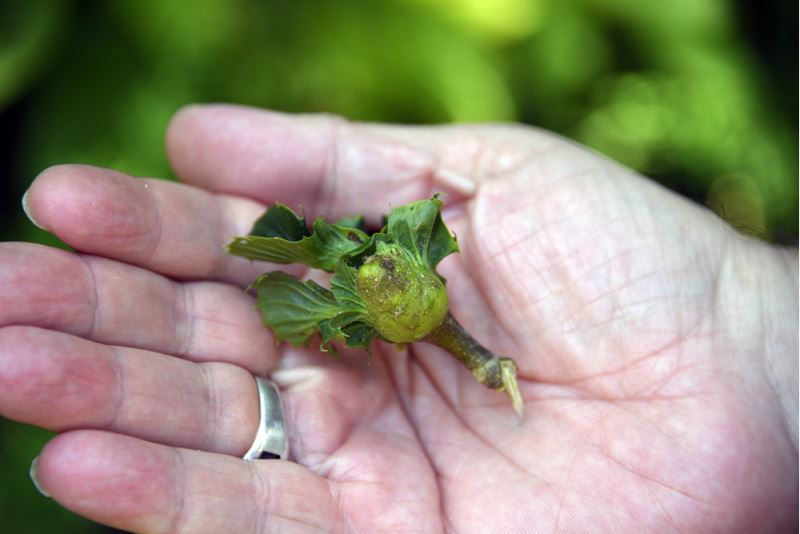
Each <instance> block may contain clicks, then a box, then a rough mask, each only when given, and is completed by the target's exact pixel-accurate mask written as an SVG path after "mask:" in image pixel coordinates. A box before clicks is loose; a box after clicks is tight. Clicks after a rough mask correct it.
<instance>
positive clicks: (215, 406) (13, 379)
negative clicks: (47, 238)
mask: <svg viewBox="0 0 800 534" xmlns="http://www.w3.org/2000/svg"><path fill="white" fill-rule="evenodd" d="M0 414H2V415H3V416H4V417H7V418H9V419H14V420H17V421H21V422H23V423H28V424H32V425H36V426H40V427H43V428H47V429H49V430H54V431H59V432H60V431H64V430H69V429H76V428H97V429H107V430H111V431H114V432H119V433H123V434H128V435H131V436H136V437H140V438H142V439H148V440H151V441H156V442H159V443H165V444H168V445H175V446H181V447H189V448H192V449H200V450H207V451H212V452H219V453H224V454H232V455H234V456H239V457H241V456H242V455H243V454H244V453H245V451H247V449H248V448H249V446H250V444H251V443H252V441H253V437H254V436H255V433H256V429H257V428H258V418H259V405H258V392H257V390H256V385H255V380H254V379H253V375H252V374H250V373H249V372H247V371H246V370H244V369H242V368H241V367H237V366H235V365H230V364H222V363H207V364H193V363H190V362H186V361H183V360H179V359H176V358H171V357H169V356H166V355H163V354H159V353H156V352H149V351H143V350H138V349H130V348H124V347H114V346H109V345H101V344H99V343H93V342H91V341H86V340H85V339H82V338H79V337H74V336H70V335H68V334H63V333H60V332H53V331H51V330H43V329H40V328H33V327H24V326H9V327H5V328H0Z"/></svg>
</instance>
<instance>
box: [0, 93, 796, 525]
mask: <svg viewBox="0 0 800 534" xmlns="http://www.w3.org/2000/svg"><path fill="white" fill-rule="evenodd" d="M168 151H169V153H170V157H171V159H172V161H173V163H174V165H175V167H176V170H177V172H178V174H179V175H180V176H181V177H182V178H183V179H184V180H186V181H188V182H191V183H193V184H195V185H196V186H199V187H201V188H205V189H207V190H209V191H214V193H207V192H205V191H203V190H202V189H195V188H192V187H188V186H183V185H176V184H169V183H164V182H158V181H141V180H133V179H131V178H129V177H126V176H123V175H120V174H118V173H114V172H111V171H105V170H100V169H94V168H87V167H75V166H69V167H58V168H54V169H51V170H48V171H47V172H46V173H45V174H44V175H43V176H41V177H40V178H39V179H38V180H37V182H36V183H35V184H34V185H33V187H32V189H31V192H30V194H29V196H28V203H29V206H30V211H31V213H32V215H33V216H34V218H35V219H36V220H37V221H38V222H39V223H40V224H42V225H43V226H45V227H46V228H47V229H50V230H52V231H53V232H54V233H56V234H57V235H59V236H60V237H61V238H62V239H64V240H65V241H66V242H67V243H69V244H71V245H72V246H74V247H75V248H76V250H78V251H80V254H77V255H75V254H68V253H64V252H61V251H55V250H52V249H45V248H43V247H38V246H34V245H26V244H3V245H2V246H0V261H2V263H3V265H5V266H6V267H5V268H4V269H3V271H2V274H0V304H2V306H0V325H16V326H5V328H2V329H0V386H2V387H0V413H2V414H4V415H6V416H7V417H10V418H14V419H18V420H20V421H24V422H29V423H33V424H38V425H41V426H44V427H47V428H51V429H54V430H58V431H65V432H64V433H63V434H61V435H60V436H58V437H57V438H55V439H54V440H53V442H51V443H50V444H48V445H47V447H46V448H45V450H44V451H43V453H42V455H41V456H40V459H39V461H38V476H39V479H40V481H41V483H42V486H43V487H44V489H45V490H46V491H48V492H49V493H51V494H52V495H53V497H54V498H56V499H57V500H59V502H61V503H62V504H64V505H65V506H66V507H68V508H70V509H72V510H75V511H76V512H78V513H80V514H83V515H85V516H87V517H89V518H92V519H95V520H97V521H101V522H104V523H108V524H111V525H114V526H117V527H119V528H125V529H129V530H135V531H147V532H161V531H164V532H169V531H176V532H181V531H185V532H218V531H220V530H221V529H223V528H224V529H225V530H228V531H235V532H238V531H244V530H245V529H248V530H251V531H256V532H260V531H267V530H273V529H275V530H279V529H280V528H284V529H286V530H293V529H295V530H300V531H302V530H305V529H308V530H311V529H313V528H315V527H316V528H317V529H319V530H323V531H337V530H344V531H346V530H353V531H363V532H383V531H401V530H402V531H412V530H413V531H419V532H436V531H441V530H447V531H457V532H470V531H476V532H492V531H509V532H527V531H531V532H539V531H542V532H551V531H580V532H584V531H637V532H638V531H643V530H652V531H666V530H681V531H684V530H689V531H737V530H739V531H746V530H755V529H766V530H770V529H772V530H776V529H779V528H781V527H791V526H792V524H793V522H796V520H797V519H796V515H795V514H794V511H795V510H793V506H794V502H795V501H796V497H797V493H796V487H795V486H794V483H795V481H796V473H797V461H796V452H797V451H796V448H795V447H796V446H795V445H794V444H793V443H792V440H791V439H790V438H788V437H787V433H786V430H785V423H784V420H783V417H782V415H781V413H780V409H779V406H778V404H777V403H776V402H775V397H774V393H773V390H772V388H771V387H770V384H769V381H768V380H767V378H766V376H765V373H766V372H765V370H764V362H763V358H760V357H759V354H760V352H763V349H762V347H761V345H760V342H761V341H760V339H761V338H760V337H759V336H760V335H761V334H762V330H759V328H763V323H760V322H759V321H757V320H754V319H753V318H752V317H750V316H749V315H748V314H747V313H742V307H745V306H751V307H756V306H759V305H760V304H759V303H757V302H750V301H748V300H747V299H748V298H750V297H752V295H751V294H748V293H747V292H746V291H744V290H743V286H742V285H741V284H737V282H738V281H739V274H738V272H739V269H738V267H739V266H740V265H742V264H746V263H747V259H748V258H750V257H752V256H756V255H760V256H759V257H761V256H767V257H770V258H771V257H772V256H775V255H776V254H777V253H776V252H774V251H770V250H768V249H766V248H764V249H761V248H760V247H759V246H758V245H755V244H752V243H748V242H746V241H745V240H744V239H742V238H740V237H739V236H737V235H736V234H735V233H734V232H733V231H731V230H730V229H729V228H728V227H726V226H725V225H724V224H723V223H721V222H719V221H718V220H716V219H715V218H714V217H713V216H712V215H710V214H709V213H707V212H706V211H704V210H702V209H700V208H699V207H696V206H693V205H691V204H689V203H687V202H686V201H684V200H682V199H680V198H677V197H675V196H673V195H671V194H670V193H668V192H666V191H664V190H661V189H660V188H659V187H658V186H656V185H654V184H652V183H649V182H647V181H645V180H643V179H641V178H640V177H637V176H635V175H633V174H632V173H629V172H628V171H626V170H624V169H622V168H620V167H618V166H616V165H615V164H613V163H611V162H608V161H605V160H603V159H601V158H599V157H597V156H595V155H592V154H590V153H588V152H586V151H584V150H582V149H580V148H578V147H574V146H572V145H570V144H569V143H567V142H565V141H563V140H559V139H556V138H554V137H552V136H549V135H546V134H543V133H539V132H534V131H531V130H527V129H522V128H514V127H466V128H465V127H450V128H441V129H417V128H414V129H410V128H387V127H378V126H363V125H361V126H356V125H347V124H343V123H341V122H339V121H336V120H332V119H330V118H325V117H301V118H289V117H286V116H281V115H276V114H267V113H261V112H255V111H251V110H244V109H240V108H232V107H225V106H215V107H210V108H204V109H203V108H201V109H189V110H187V111H185V112H183V113H181V114H180V115H179V116H178V118H177V119H176V120H175V121H174V123H173V125H172V128H171V131H170V135H169V138H168ZM435 191H444V192H446V193H447V197H446V203H445V211H444V217H445V220H446V222H447V224H448V226H449V227H450V228H451V229H452V230H453V231H454V232H455V233H456V235H457V236H458V240H459V245H460V247H461V254H457V255H452V256H450V257H448V258H447V259H445V261H443V262H442V264H441V265H440V268H439V271H440V273H441V274H442V275H444V276H445V277H446V278H447V280H448V293H449V295H450V304H451V311H452V312H453V314H454V315H455V316H456V317H457V318H458V320H459V321H460V322H461V323H462V324H463V325H464V326H465V328H466V329H467V330H468V331H469V332H471V333H472V334H473V336H475V337H476V338H477V339H479V340H480V341H481V342H482V343H483V344H484V345H486V346H487V347H489V348H490V349H492V350H493V351H494V352H497V353H500V354H504V355H508V356H511V357H513V358H514V359H515V360H516V362H517V363H518V365H519V368H520V369H519V371H520V377H519V378H520V389H521V393H522V395H523V397H524V399H525V403H526V415H525V418H524V420H522V421H518V420H517V418H516V416H515V414H514V413H513V411H512V409H511V407H510V404H509V402H508V399H507V398H506V397H505V396H504V395H503V394H502V393H497V392H493V391H489V390H486V389H485V388H483V387H482V386H480V385H479V384H477V383H476V382H475V381H474V379H473V378H472V376H471V375H470V373H469V372H468V371H467V370H465V369H464V368H462V367H461V366H460V365H459V364H458V363H457V362H456V361H455V360H453V359H451V358H450V357H449V356H447V355H446V353H444V352H442V351H441V350H440V349H438V348H436V347H433V346H431V345H426V344H421V343H420V344H415V345H413V346H411V347H408V348H407V349H405V350H403V351H400V350H398V349H396V348H395V347H393V346H391V345H388V344H384V343H376V344H374V346H373V352H372V357H371V360H370V363H369V364H367V360H366V356H365V355H364V354H363V353H360V352H358V351H354V352H349V351H345V352H344V354H343V356H342V358H340V359H331V358H330V357H329V356H327V355H323V354H320V353H319V352H318V351H316V350H314V349H313V348H312V349H306V348H291V347H281V348H276V347H275V343H274V340H273V338H272V337H271V334H270V332H269V331H268V330H266V329H265V328H263V326H262V325H261V324H260V321H259V319H258V315H257V312H256V311H255V309H254V308H253V305H252V299H251V298H250V297H249V296H247V295H246V294H245V293H244V292H243V291H241V289H239V288H237V287H235V286H236V285H238V286H243V285H246V284H248V283H249V282H251V281H252V280H253V279H254V278H255V276H256V275H257V274H259V273H260V272H261V271H263V270H266V269H268V268H269V267H268V266H264V265H258V264H248V263H247V262H244V261H242V260H239V259H236V258H231V257H226V256H225V255H224V254H223V253H222V248H221V247H222V244H223V243H225V242H226V241H227V240H228V239H229V238H230V237H231V236H232V235H234V234H241V233H244V232H246V231H247V230H248V228H249V225H250V224H252V221H253V220H254V219H255V218H256V217H257V216H258V215H259V214H260V212H261V210H262V209H263V207H264V205H263V203H267V202H269V201H272V200H280V201H282V202H284V203H287V204H289V205H290V206H296V205H298V204H302V205H303V206H304V207H305V209H306V211H307V213H308V214H309V215H314V216H318V215H325V216H328V217H331V218H336V217H339V216H343V215H349V214H352V213H365V214H366V215H367V217H368V220H371V221H372V222H373V223H375V222H377V221H378V220H379V217H380V215H381V214H382V213H384V212H386V211H388V208H389V207H390V205H400V204H403V203H405V202H408V201H411V200H416V199H420V198H424V197H427V196H429V195H430V194H431V193H433V192H435ZM242 197H245V198H249V199H250V200H246V199H245V198H242ZM764 261H765V263H768V264H769V262H770V261H772V260H764ZM283 268H284V269H285V268H286V267H283ZM296 274H299V273H296ZM252 373H258V374H268V373H271V376H272V378H273V380H274V381H275V382H277V383H278V384H279V385H280V386H281V387H282V389H283V395H284V402H285V404H286V409H287V416H288V418H289V428H290V437H291V439H290V442H291V447H292V455H293V459H294V460H295V461H296V462H297V463H298V464H299V465H296V464H293V463H288V462H278V461H257V462H251V463H248V462H244V461H241V460H238V459H236V457H237V456H241V454H243V453H244V451H245V450H246V449H247V448H248V446H249V445H250V441H251V440H252V437H253V434H254V432H255V428H256V422H257V418H258V406H257V394H256V390H255V384H254V382H253V379H252V376H251V374H252ZM173 447H175V448H173ZM787 474H789V475H794V476H792V477H790V476H787Z"/></svg>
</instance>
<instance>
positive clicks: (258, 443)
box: [243, 376, 289, 460]
mask: <svg viewBox="0 0 800 534" xmlns="http://www.w3.org/2000/svg"><path fill="white" fill-rule="evenodd" d="M255 379H256V386H257V387H258V403H259V405H260V407H261V411H260V413H261V415H260V421H259V423H258V432H256V439H255V440H253V445H252V446H251V447H250V450H249V451H247V452H246V453H245V455H244V456H243V458H244V459H245V460H267V459H275V458H278V459H281V460H286V459H287V458H288V457H289V437H288V432H287V431H286V422H285V421H286V420H285V418H284V417H283V403H282V402H281V394H280V391H278V386H276V385H275V384H273V383H272V382H271V381H269V380H267V379H266V378H261V377H259V376H257V377H255Z"/></svg>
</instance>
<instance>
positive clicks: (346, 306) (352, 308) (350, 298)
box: [331, 262, 367, 315]
mask: <svg viewBox="0 0 800 534" xmlns="http://www.w3.org/2000/svg"><path fill="white" fill-rule="evenodd" d="M331 291H332V292H333V295H334V297H336V302H338V303H339V306H341V307H342V310H343V311H347V312H351V313H355V314H363V315H366V313H367V309H366V307H365V306H364V301H362V300H361V297H360V296H359V295H358V289H356V270H355V269H354V268H353V267H351V266H350V265H347V264H346V263H344V262H341V263H339V264H337V265H336V270H335V274H334V275H333V278H331Z"/></svg>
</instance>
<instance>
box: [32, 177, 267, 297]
mask: <svg viewBox="0 0 800 534" xmlns="http://www.w3.org/2000/svg"><path fill="white" fill-rule="evenodd" d="M25 204H26V209H27V211H28V213H29V214H30V215H31V217H32V218H33V219H34V220H35V221H36V223H37V224H38V225H40V226H42V227H44V228H45V229H47V230H49V231H51V232H53V233H54V234H55V235H57V236H58V237H59V238H61V239H62V240H63V241H64V242H65V243H67V244H69V245H71V246H72V247H74V248H76V249H78V250H80V251H82V252H87V253H91V254H97V255H100V256H106V257H109V258H115V259H118V260H120V261H124V262H126V263H131V264H135V265H139V266H141V267H145V268H147V269H151V270H155V271H158V272H161V273H163V274H166V275H168V276H172V277H176V278H190V279H198V278H201V279H219V280H225V281H230V282H234V283H238V284H240V285H246V284H249V283H250V282H252V281H253V280H254V279H255V278H256V277H257V276H258V275H259V274H261V273H262V272H264V270H266V269H267V267H268V266H266V267H265V264H256V263H252V262H249V261H247V260H243V259H241V258H235V257H233V256H229V255H227V254H226V253H225V251H224V248H223V246H224V245H225V244H226V243H227V242H229V241H230V240H231V239H232V238H233V237H234V236H236V235H244V234H247V233H248V232H249V231H250V228H251V226H252V224H253V221H254V220H255V219H256V218H257V217H258V216H259V215H260V214H261V213H262V211H263V206H262V205H260V204H257V203H255V202H251V201H248V200H244V199H240V198H233V197H228V196H220V195H212V194H209V193H207V192H205V191H202V190H200V189H197V188H194V187H190V186H187V185H183V184H175V183H171V182H166V181H163V180H147V179H134V178H132V177H130V176H127V175H125V174H123V173H120V172H116V171H111V170H107V169H100V168H97V167H90V166H86V165H59V166H56V167H51V168H49V169H47V170H45V171H44V172H43V173H42V174H40V175H39V176H38V177H37V178H36V180H35V181H34V182H33V184H32V185H31V187H30V189H29V190H28V193H27V194H26V196H25Z"/></svg>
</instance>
